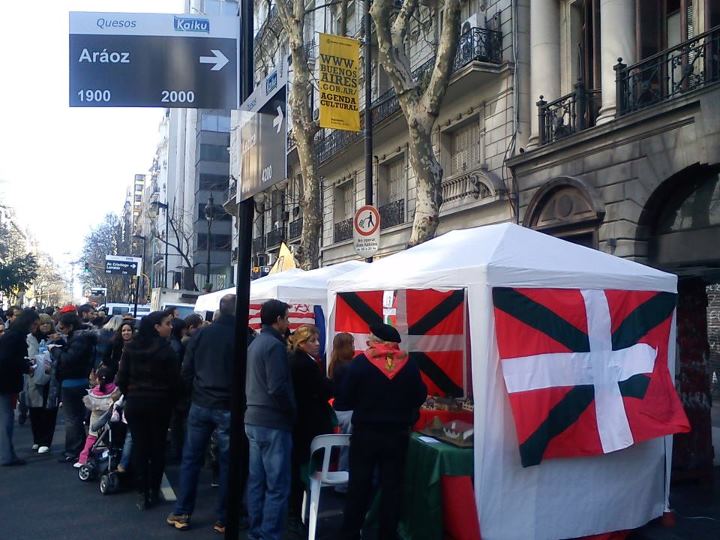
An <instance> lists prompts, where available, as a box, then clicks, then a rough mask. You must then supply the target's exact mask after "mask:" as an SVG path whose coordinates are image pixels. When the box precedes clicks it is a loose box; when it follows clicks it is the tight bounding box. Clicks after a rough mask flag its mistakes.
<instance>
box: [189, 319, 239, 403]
mask: <svg viewBox="0 0 720 540" xmlns="http://www.w3.org/2000/svg"><path fill="white" fill-rule="evenodd" d="M234 364H235V317H233V316H232V315H221V316H220V318H218V320H217V321H215V322H214V323H213V324H211V325H210V326H208V327H206V328H203V329H202V330H200V331H198V332H197V333H196V334H195V335H194V336H193V337H192V339H191V340H190V341H189V342H188V344H187V347H186V349H185V359H184V361H183V366H182V375H183V379H184V381H185V387H186V388H188V389H190V388H192V402H193V403H196V404H198V405H200V406H201V407H207V408H208V409H222V410H226V411H229V410H230V396H231V395H232V382H233V365H234Z"/></svg>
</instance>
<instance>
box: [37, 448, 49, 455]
mask: <svg viewBox="0 0 720 540" xmlns="http://www.w3.org/2000/svg"><path fill="white" fill-rule="evenodd" d="M49 451H50V447H49V446H41V447H40V448H38V454H47V453H48V452H49Z"/></svg>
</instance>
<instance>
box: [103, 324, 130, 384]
mask: <svg viewBox="0 0 720 540" xmlns="http://www.w3.org/2000/svg"><path fill="white" fill-rule="evenodd" d="M134 335H135V328H134V325H133V321H122V323H121V324H120V326H119V327H118V328H117V330H116V332H115V333H114V334H113V337H112V340H111V341H110V354H109V355H108V357H107V360H105V362H104V363H105V365H106V366H107V367H109V368H110V369H111V370H112V372H113V374H117V371H118V366H119V365H120V358H122V353H123V350H124V349H125V345H127V344H128V343H130V340H131V339H132V338H133V336H134Z"/></svg>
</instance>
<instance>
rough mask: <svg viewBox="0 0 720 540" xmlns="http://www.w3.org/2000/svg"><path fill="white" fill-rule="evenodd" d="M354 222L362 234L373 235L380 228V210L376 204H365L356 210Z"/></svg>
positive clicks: (357, 231)
mask: <svg viewBox="0 0 720 540" xmlns="http://www.w3.org/2000/svg"><path fill="white" fill-rule="evenodd" d="M353 224H354V226H355V232H356V233H357V234H359V235H360V236H365V237H368V236H372V235H374V234H375V233H377V232H378V231H379V230H380V212H378V210H377V208H375V207H374V206H363V207H362V208H360V209H359V210H358V211H357V212H355V219H354V220H353Z"/></svg>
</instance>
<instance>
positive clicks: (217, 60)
mask: <svg viewBox="0 0 720 540" xmlns="http://www.w3.org/2000/svg"><path fill="white" fill-rule="evenodd" d="M210 52H211V53H213V56H201V57H200V63H201V64H215V65H214V66H213V67H212V68H210V71H220V70H221V69H222V68H224V67H225V65H226V64H227V63H228V62H229V60H228V58H227V56H225V55H224V54H223V53H222V51H219V50H217V49H211V50H210Z"/></svg>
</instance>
